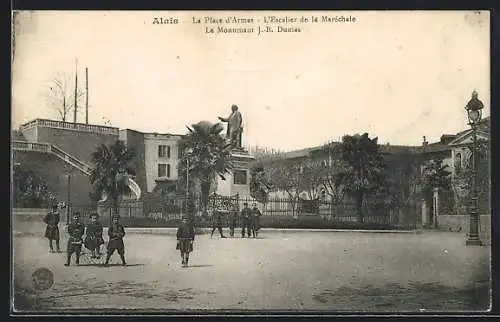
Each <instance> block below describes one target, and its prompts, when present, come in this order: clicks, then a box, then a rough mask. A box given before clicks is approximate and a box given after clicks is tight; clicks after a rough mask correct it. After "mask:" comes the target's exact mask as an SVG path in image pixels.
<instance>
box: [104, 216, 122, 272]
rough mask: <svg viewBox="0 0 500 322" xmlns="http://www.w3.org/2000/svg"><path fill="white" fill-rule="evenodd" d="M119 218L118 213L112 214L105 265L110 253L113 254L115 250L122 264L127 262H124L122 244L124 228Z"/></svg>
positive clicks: (107, 262)
mask: <svg viewBox="0 0 500 322" xmlns="http://www.w3.org/2000/svg"><path fill="white" fill-rule="evenodd" d="M119 219H120V215H118V214H115V215H113V223H112V224H111V226H110V227H109V228H108V236H109V241H108V254H107V255H106V262H105V263H104V265H105V266H107V265H108V264H109V259H110V258H111V255H113V253H114V252H115V250H116V251H118V254H119V255H120V258H121V260H122V266H125V265H127V263H126V262H125V245H124V244H123V237H124V236H125V229H124V228H123V226H122V225H121V224H120V220H119Z"/></svg>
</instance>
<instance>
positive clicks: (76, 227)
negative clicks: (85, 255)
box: [64, 212, 85, 266]
mask: <svg viewBox="0 0 500 322" xmlns="http://www.w3.org/2000/svg"><path fill="white" fill-rule="evenodd" d="M84 233H85V226H84V225H83V223H81V222H80V213H79V212H75V214H74V215H73V221H72V222H71V223H70V224H69V225H68V234H69V238H68V246H67V259H66V264H64V266H69V264H70V263H71V255H73V253H75V255H76V261H75V263H76V265H79V264H80V253H81V251H82V244H83V234H84Z"/></svg>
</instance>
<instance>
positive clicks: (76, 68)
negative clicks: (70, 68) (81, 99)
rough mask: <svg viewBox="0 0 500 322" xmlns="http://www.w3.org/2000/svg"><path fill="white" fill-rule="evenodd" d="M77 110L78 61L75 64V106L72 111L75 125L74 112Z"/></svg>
mask: <svg viewBox="0 0 500 322" xmlns="http://www.w3.org/2000/svg"><path fill="white" fill-rule="evenodd" d="M77 110H78V59H76V62H75V106H74V110H73V123H76V112H77Z"/></svg>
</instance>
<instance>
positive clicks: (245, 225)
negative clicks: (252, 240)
mask: <svg viewBox="0 0 500 322" xmlns="http://www.w3.org/2000/svg"><path fill="white" fill-rule="evenodd" d="M251 217H252V213H251V210H250V208H248V203H247V202H245V203H244V204H243V209H242V210H241V238H245V229H246V230H247V234H248V237H250V234H251V230H252V221H251Z"/></svg>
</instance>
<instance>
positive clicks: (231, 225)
mask: <svg viewBox="0 0 500 322" xmlns="http://www.w3.org/2000/svg"><path fill="white" fill-rule="evenodd" d="M237 216H238V214H237V213H236V211H235V210H232V211H231V212H230V213H229V236H231V237H234V228H235V227H236V220H237Z"/></svg>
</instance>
